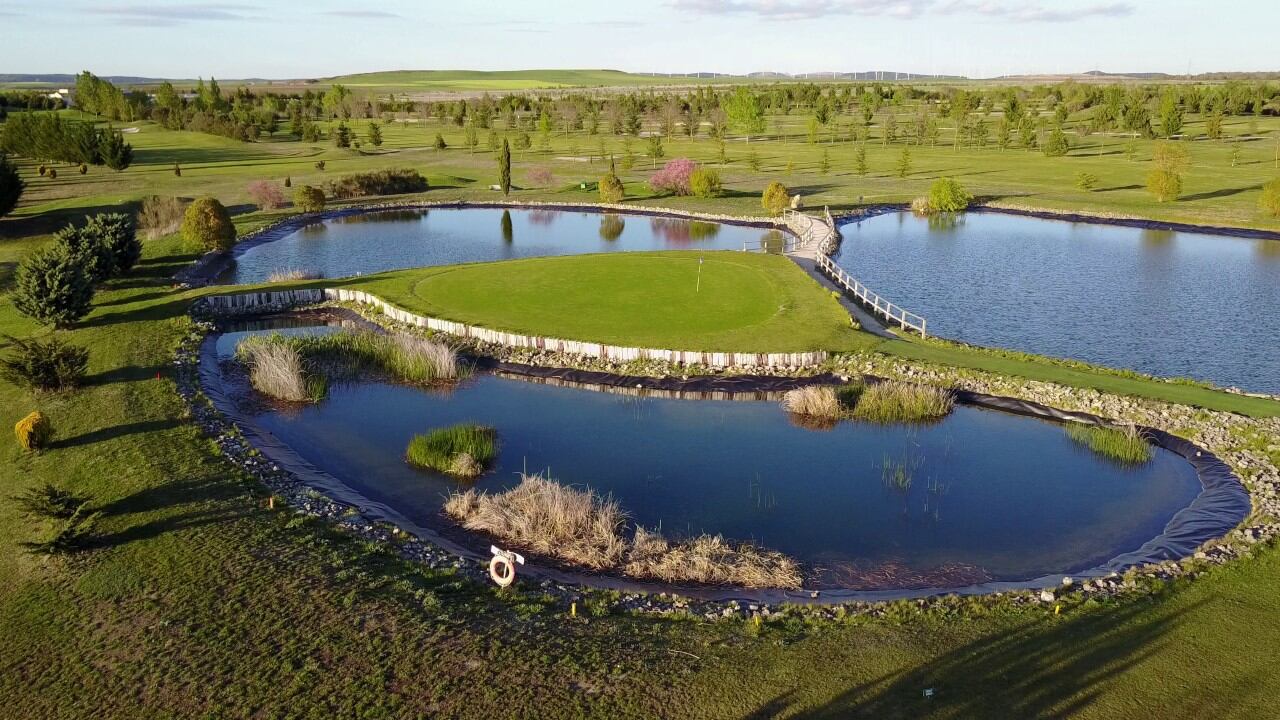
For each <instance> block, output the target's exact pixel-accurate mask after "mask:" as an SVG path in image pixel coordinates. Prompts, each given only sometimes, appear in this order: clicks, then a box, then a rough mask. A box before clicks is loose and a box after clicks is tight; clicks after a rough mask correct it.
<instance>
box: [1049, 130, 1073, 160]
mask: <svg viewBox="0 0 1280 720" xmlns="http://www.w3.org/2000/svg"><path fill="white" fill-rule="evenodd" d="M1070 149H1071V141H1069V140H1067V134H1066V133H1064V132H1062V128H1061V127H1054V128H1053V130H1052V131H1051V132H1050V133H1049V139H1048V140H1047V141H1045V144H1044V154H1045V157H1062V156H1063V155H1066V154H1067V151H1068V150H1070Z"/></svg>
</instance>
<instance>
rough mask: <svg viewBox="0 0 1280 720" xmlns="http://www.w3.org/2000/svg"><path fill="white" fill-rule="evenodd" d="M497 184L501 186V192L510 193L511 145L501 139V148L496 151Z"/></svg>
mask: <svg viewBox="0 0 1280 720" xmlns="http://www.w3.org/2000/svg"><path fill="white" fill-rule="evenodd" d="M498 184H499V185H501V186H502V194H503V195H510V194H511V145H510V143H508V142H507V141H506V140H503V141H502V150H501V151H499V153H498Z"/></svg>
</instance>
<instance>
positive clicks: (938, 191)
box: [929, 177, 973, 212]
mask: <svg viewBox="0 0 1280 720" xmlns="http://www.w3.org/2000/svg"><path fill="white" fill-rule="evenodd" d="M971 202H973V196H972V195H970V194H969V192H968V191H967V190H965V189H964V186H963V185H961V184H960V183H958V182H956V180H955V179H954V178H949V177H944V178H938V179H937V180H934V181H933V184H932V185H930V186H929V208H930V209H931V210H933V211H935V212H960V211H962V210H965V209H966V208H968V207H969V203H971Z"/></svg>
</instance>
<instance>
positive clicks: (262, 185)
mask: <svg viewBox="0 0 1280 720" xmlns="http://www.w3.org/2000/svg"><path fill="white" fill-rule="evenodd" d="M248 192H249V198H250V199H252V200H253V203H254V204H255V205H257V206H258V207H259V208H262V209H263V210H275V209H276V208H279V207H284V191H282V190H281V189H280V188H279V187H278V186H277V185H276V184H275V183H273V182H271V181H270V180H254V181H253V182H251V183H249V190H248Z"/></svg>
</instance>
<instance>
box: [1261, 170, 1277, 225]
mask: <svg viewBox="0 0 1280 720" xmlns="http://www.w3.org/2000/svg"><path fill="white" fill-rule="evenodd" d="M1258 207H1259V208H1261V209H1262V211H1263V212H1264V213H1266V214H1267V215H1270V216H1271V217H1273V218H1280V178H1277V179H1275V180H1272V181H1270V182H1268V183H1267V184H1265V185H1263V186H1262V197H1260V198H1258Z"/></svg>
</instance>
